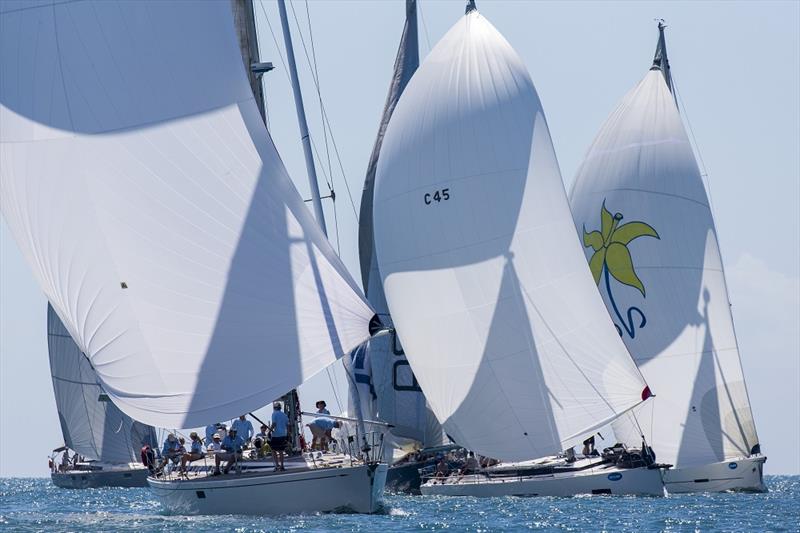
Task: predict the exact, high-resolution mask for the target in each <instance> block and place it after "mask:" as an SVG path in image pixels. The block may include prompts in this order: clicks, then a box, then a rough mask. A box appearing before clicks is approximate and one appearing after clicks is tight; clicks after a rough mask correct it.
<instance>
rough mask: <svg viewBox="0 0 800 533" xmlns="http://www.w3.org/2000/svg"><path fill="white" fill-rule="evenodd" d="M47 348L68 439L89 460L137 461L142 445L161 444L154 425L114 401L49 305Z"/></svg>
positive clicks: (61, 418)
mask: <svg viewBox="0 0 800 533" xmlns="http://www.w3.org/2000/svg"><path fill="white" fill-rule="evenodd" d="M47 348H48V351H49V353H50V374H51V375H52V377H53V392H55V396H56V408H57V409H58V421H59V422H60V423H61V434H62V435H63V436H64V444H66V445H67V446H68V447H69V448H70V449H71V450H74V451H76V452H78V453H79V454H81V455H82V456H84V457H85V458H87V459H91V460H95V461H103V462H107V463H130V462H138V461H139V449H140V448H141V447H142V446H144V445H145V444H149V445H150V446H153V447H158V442H157V438H156V432H155V429H154V428H153V427H152V426H146V425H144V424H141V423H139V422H136V421H134V420H131V418H130V417H129V416H127V415H125V414H124V413H123V412H122V411H120V410H119V409H118V408H117V407H116V406H115V405H114V404H113V403H111V401H110V400H109V398H108V396H107V395H106V394H105V392H103V389H102V387H100V385H99V384H98V383H97V376H96V375H95V373H94V370H92V365H91V364H90V363H89V360H88V359H87V358H86V356H84V355H83V353H81V350H80V348H78V345H77V344H75V341H73V340H72V337H71V336H70V334H69V332H68V331H67V328H65V327H64V324H62V323H61V320H60V319H59V318H58V315H56V312H55V311H54V310H53V307H52V306H50V305H48V306H47Z"/></svg>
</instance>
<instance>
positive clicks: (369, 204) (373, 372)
mask: <svg viewBox="0 0 800 533" xmlns="http://www.w3.org/2000/svg"><path fill="white" fill-rule="evenodd" d="M417 67H419V44H418V37H417V2H416V0H406V23H405V27H404V28H403V35H402V38H401V39H400V46H399V47H398V49H397V57H396V59H395V63H394V71H393V75H392V82H391V85H390V86H389V94H388V95H387V97H386V104H385V105H384V108H383V115H382V117H381V123H380V126H379V128H378V135H377V137H376V139H375V145H374V147H373V148H372V155H371V156H370V160H369V165H368V166H367V175H366V178H365V180H364V191H363V193H362V194H361V213H360V217H359V226H358V251H359V256H360V259H361V278H362V281H363V283H364V291H365V293H366V295H367V298H368V299H369V302H370V304H372V307H373V308H374V309H375V310H376V312H377V313H378V315H379V316H380V317H381V322H383V324H384V325H385V326H387V327H393V323H392V319H391V316H390V315H389V308H388V306H387V304H386V296H385V295H384V293H383V281H382V280H381V276H380V273H379V272H378V261H377V258H376V256H375V235H374V230H373V197H374V193H375V171H376V169H377V165H378V158H379V156H380V153H381V145H382V144H383V138H384V135H385V134H386V127H387V126H388V125H389V119H390V118H391V116H392V113H393V112H394V109H395V106H396V105H397V102H398V100H399V99H400V95H401V94H402V93H403V90H404V89H405V88H406V85H408V82H409V81H410V80H411V77H412V76H413V75H414V72H415V71H416V70H417ZM353 357H354V363H355V365H354V371H355V373H356V378H357V379H361V380H362V382H365V383H364V384H362V388H363V389H364V390H362V391H361V398H362V400H361V401H362V404H366V406H368V407H369V408H371V411H373V414H372V415H370V417H371V418H380V419H381V420H384V421H385V422H388V423H390V424H392V425H394V426H395V427H394V428H392V430H391V434H392V436H394V437H401V438H404V439H413V440H415V441H417V442H419V443H420V444H421V445H422V446H426V445H432V446H437V445H439V444H441V439H442V436H441V435H442V431H441V428H440V427H438V428H437V426H438V423H434V424H431V423H430V421H431V418H432V417H431V416H430V411H429V409H428V408H427V405H426V403H425V396H424V395H423V394H422V391H421V390H420V389H419V386H418V385H417V384H416V379H415V378H414V376H413V373H412V372H411V368H410V366H409V365H408V361H407V360H406V357H405V353H404V352H403V350H402V348H400V347H399V343H398V342H397V341H396V337H395V336H394V335H383V336H380V337H376V338H374V339H370V341H369V343H368V344H367V346H366V347H365V349H364V350H361V351H360V352H358V353H355V354H353ZM398 376H399V378H400V381H399V382H398V379H397V378H398ZM429 426H432V427H429Z"/></svg>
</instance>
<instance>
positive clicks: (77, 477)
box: [50, 465, 149, 489]
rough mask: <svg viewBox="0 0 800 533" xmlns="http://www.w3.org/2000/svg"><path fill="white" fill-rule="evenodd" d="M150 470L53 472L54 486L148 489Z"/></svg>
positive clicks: (139, 467)
mask: <svg viewBox="0 0 800 533" xmlns="http://www.w3.org/2000/svg"><path fill="white" fill-rule="evenodd" d="M148 474H149V472H148V470H147V469H146V468H144V467H143V466H138V467H134V468H125V467H118V466H116V465H115V466H112V467H110V468H103V470H67V471H66V472H52V473H51V474H50V479H51V480H52V481H53V485H55V486H56V487H60V488H62V489H92V488H98V487H146V486H147V475H148Z"/></svg>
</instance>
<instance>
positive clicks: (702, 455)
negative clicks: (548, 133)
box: [570, 26, 758, 466]
mask: <svg viewBox="0 0 800 533" xmlns="http://www.w3.org/2000/svg"><path fill="white" fill-rule="evenodd" d="M659 30H660V37H659V50H664V42H663V40H664V34H663V27H661V26H660V27H659ZM662 57H663V58H664V60H665V59H666V57H665V55H664V56H662ZM657 59H658V54H657ZM663 72H664V71H662V70H661V69H654V70H650V71H649V72H648V73H647V74H646V75H645V77H644V79H642V81H641V82H639V84H638V85H637V86H636V87H634V88H633V90H632V91H630V92H629V93H628V94H627V95H626V96H625V97H624V98H623V99H622V102H620V104H619V105H618V106H617V108H616V109H615V110H614V111H613V113H611V116H610V117H609V118H608V119H607V120H606V122H605V124H604V125H603V126H602V128H601V129H600V132H599V133H598V134H597V137H596V138H595V140H594V143H593V144H592V146H591V148H590V149H589V151H588V153H587V155H586V159H585V160H584V162H583V164H582V165H581V167H580V169H579V170H578V174H577V177H576V179H575V183H574V185H573V188H572V191H571V195H570V200H571V204H572V212H573V215H574V218H575V225H576V227H577V229H578V231H579V233H581V234H582V235H583V236H584V243H585V252H586V257H587V260H588V261H589V262H590V263H591V267H592V270H593V272H594V274H595V279H596V280H597V281H598V284H599V286H600V292H601V293H602V295H603V299H604V300H605V302H606V306H607V307H608V310H609V312H610V314H611V317H612V319H613V320H614V322H615V324H616V325H617V328H618V330H619V332H620V335H621V336H622V339H623V340H624V341H625V344H626V345H627V346H628V349H629V350H630V352H631V354H632V355H633V357H634V359H635V360H636V362H637V363H638V365H639V368H640V369H641V371H642V373H643V374H644V376H645V378H646V379H647V381H648V383H649V384H650V385H651V386H652V387H653V390H654V391H655V392H656V395H657V396H656V398H655V399H654V400H653V401H652V402H650V406H648V407H644V408H643V410H644V413H643V415H642V416H639V417H638V420H639V423H640V424H641V426H642V428H643V430H644V432H645V436H646V437H647V438H648V440H649V442H650V443H651V444H652V445H653V446H654V448H655V450H656V453H657V454H658V458H659V460H662V461H664V462H667V463H672V464H674V465H676V466H689V465H698V464H705V463H710V462H717V461H723V460H726V459H729V458H733V457H737V456H742V455H749V454H750V453H751V450H753V449H754V447H756V446H757V444H758V437H757V435H756V430H755V425H754V423H753V415H752V412H751V410H750V403H749V400H748V397H747V391H746V388H745V383H744V377H743V374H742V368H741V363H740V360H739V350H738V347H737V344H736V336H735V334H734V329H733V321H732V317H731V311H730V304H729V301H728V293H727V288H726V285H725V275H724V272H723V268H722V259H721V257H720V253H719V246H718V242H717V234H716V229H715V227H714V220H713V218H712V214H711V209H710V208H709V202H708V197H707V196H706V191H705V188H704V186H703V181H702V178H701V175H700V171H699V169H698V167H697V162H696V161H695V158H694V154H693V152H692V148H691V146H690V144H689V139H688V137H687V135H686V131H685V130H684V128H683V124H682V122H681V117H680V115H679V113H678V108H677V107H676V105H675V101H674V98H673V96H672V94H670V90H669V87H668V85H667V83H665V80H667V81H668V78H665V76H664V75H662V73H663ZM595 230H600V232H601V233H602V236H598V235H599V234H598V233H597V232H596V231H595ZM612 248H613V250H612ZM609 274H610V275H609ZM651 409H652V411H651ZM614 430H615V432H616V433H617V434H621V435H629V434H632V433H635V434H638V428H637V427H635V424H634V422H633V421H629V420H620V421H619V422H618V423H617V424H615V426H614Z"/></svg>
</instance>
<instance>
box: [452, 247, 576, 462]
mask: <svg viewBox="0 0 800 533" xmlns="http://www.w3.org/2000/svg"><path fill="white" fill-rule="evenodd" d="M496 301H497V305H496V307H495V308H494V314H493V316H492V319H491V323H490V325H489V332H488V334H487V335H486V345H485V346H484V350H483V355H482V357H481V362H480V364H479V365H478V368H477V369H476V370H475V378H474V380H473V382H472V384H471V387H470V388H469V390H468V391H467V393H466V395H465V397H464V400H463V402H462V403H461V405H459V407H458V409H456V410H455V412H454V413H453V415H452V416H451V418H452V419H453V420H456V421H458V420H460V421H461V422H462V423H463V421H464V420H467V419H470V418H472V419H473V420H476V421H479V420H486V419H492V420H493V422H492V426H493V427H495V428H505V429H504V432H503V435H506V437H503V436H502V435H501V438H500V439H498V435H496V434H487V435H486V437H487V439H488V440H487V442H481V441H480V439H479V438H475V437H473V438H472V439H464V438H462V437H461V431H460V430H459V426H458V423H448V422H447V421H445V423H444V424H443V426H444V429H445V431H446V432H447V434H448V435H451V436H452V437H453V439H454V440H455V441H456V442H470V446H471V447H472V449H474V450H475V451H476V452H478V453H487V454H488V453H492V454H498V453H499V452H500V451H501V450H502V448H501V446H502V445H501V444H499V443H498V441H500V442H502V440H504V439H506V440H508V441H510V440H511V439H512V435H513V438H514V439H521V440H525V441H527V446H528V447H529V449H530V450H531V452H530V453H531V457H539V456H542V455H547V454H549V453H551V451H552V450H554V449H559V448H560V447H561V443H560V441H559V438H558V437H559V432H558V429H557V426H556V423H555V420H554V418H553V404H554V403H555V404H558V403H559V402H558V399H557V398H555V397H554V396H553V395H552V394H551V393H550V391H549V390H548V387H547V382H546V379H545V376H544V373H543V372H542V366H541V361H540V359H539V352H538V350H537V348H536V341H535V339H534V335H533V333H532V331H531V326H532V323H533V322H532V321H531V320H530V318H529V316H528V312H527V309H526V305H525V296H524V295H523V290H522V287H521V286H520V280H519V278H518V277H517V273H516V270H515V267H514V260H513V256H512V254H511V252H509V253H508V254H507V256H506V260H505V265H504V267H503V277H502V281H501V283H500V291H499V294H498V296H497V299H496ZM509 343H513V344H509ZM507 402H510V403H513V404H514V405H515V409H514V410H513V411H512V410H509V409H507V408H506V405H507ZM525 411H528V412H529V414H528V416H525V420H520V418H519V416H520V414H523V416H524V413H525ZM530 420H536V421H537V428H538V429H539V430H536V431H529V430H528V429H529V428H530V425H529V422H530ZM509 444H510V443H509ZM517 446H518V445H516V444H515V445H514V447H517ZM484 450H486V451H484ZM513 453H514V452H510V451H507V452H505V454H513ZM500 456H501V457H502V456H503V455H500Z"/></svg>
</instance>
